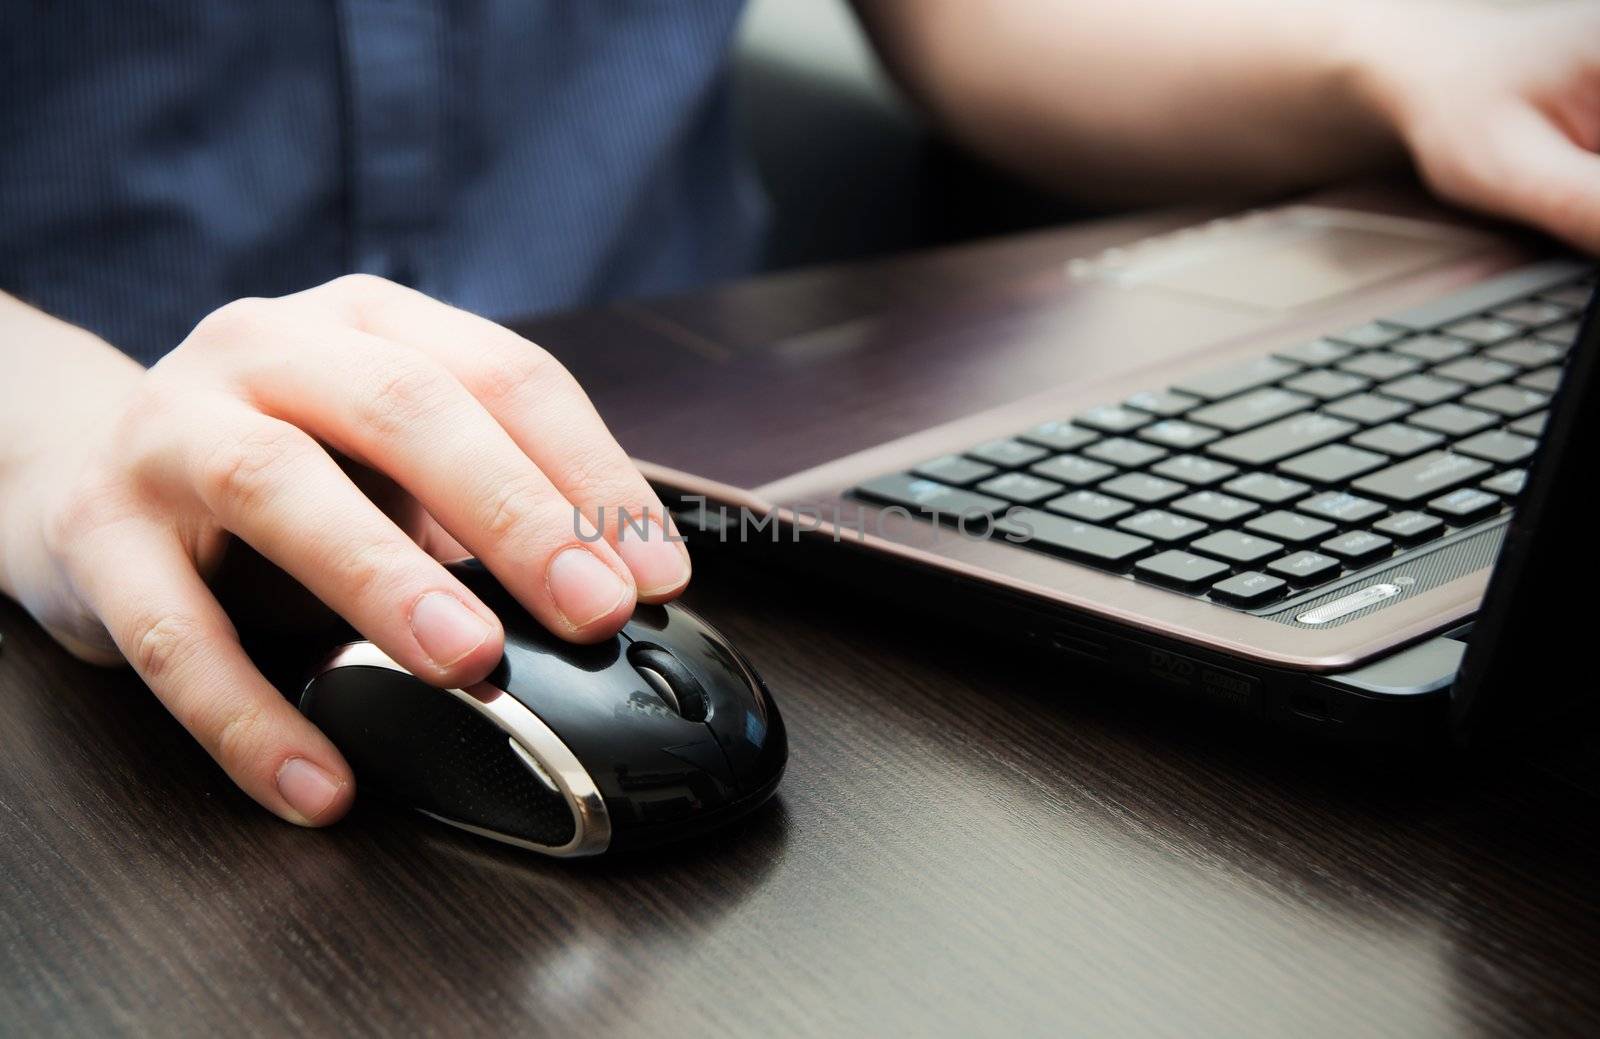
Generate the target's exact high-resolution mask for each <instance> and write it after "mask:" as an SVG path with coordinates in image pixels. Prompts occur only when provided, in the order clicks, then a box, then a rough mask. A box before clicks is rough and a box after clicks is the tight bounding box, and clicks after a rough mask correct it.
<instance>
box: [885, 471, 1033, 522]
mask: <svg viewBox="0 0 1600 1039" xmlns="http://www.w3.org/2000/svg"><path fill="white" fill-rule="evenodd" d="M855 493H856V494H858V495H860V496H861V497H863V498H869V499H871V500H872V501H876V502H881V503H883V504H886V505H898V506H900V507H901V508H904V509H906V510H907V511H908V512H910V513H911V514H912V515H915V516H917V517H919V518H921V519H942V520H954V521H956V522H965V521H969V520H970V521H974V522H975V521H977V520H979V519H986V518H987V517H989V516H993V515H996V514H998V513H1003V512H1005V510H1006V509H1007V508H1009V507H1010V503H1009V502H1004V501H1001V500H1000V499H999V498H992V497H990V496H989V495H987V494H975V493H973V492H972V491H963V490H960V489H959V488H956V487H946V486H945V485H944V484H942V483H935V482H934V481H932V480H922V479H918V478H917V477H915V476H909V475H906V474H904V473H894V474H891V475H889V476H880V477H878V478H877V479H874V480H868V481H867V482H866V483H864V484H862V485H861V486H859V487H857V488H856V490H855Z"/></svg>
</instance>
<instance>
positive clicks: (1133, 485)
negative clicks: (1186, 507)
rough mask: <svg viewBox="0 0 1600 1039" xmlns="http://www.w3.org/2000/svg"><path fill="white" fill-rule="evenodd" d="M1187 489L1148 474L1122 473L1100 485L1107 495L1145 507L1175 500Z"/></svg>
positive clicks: (1174, 481)
mask: <svg viewBox="0 0 1600 1039" xmlns="http://www.w3.org/2000/svg"><path fill="white" fill-rule="evenodd" d="M1188 489H1189V488H1188V487H1186V486H1184V485H1183V484H1181V483H1179V482H1178V481H1176V480H1164V479H1162V478H1161V477H1159V476H1151V475H1150V474H1149V473H1124V474H1123V475H1121V476H1119V477H1117V478H1116V479H1115V480H1107V481H1106V482H1105V483H1103V484H1101V485H1100V490H1102V491H1104V492H1105V493H1107V494H1114V495H1116V496H1117V497H1118V498H1127V499H1129V500H1130V501H1137V502H1143V503H1145V504H1146V505H1154V504H1156V503H1157V502H1163V501H1166V500H1167V499H1168V498H1176V497H1177V496H1178V495H1180V494H1182V493H1184V492H1185V491H1187V490H1188Z"/></svg>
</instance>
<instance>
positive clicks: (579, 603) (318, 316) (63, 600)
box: [0, 276, 689, 824]
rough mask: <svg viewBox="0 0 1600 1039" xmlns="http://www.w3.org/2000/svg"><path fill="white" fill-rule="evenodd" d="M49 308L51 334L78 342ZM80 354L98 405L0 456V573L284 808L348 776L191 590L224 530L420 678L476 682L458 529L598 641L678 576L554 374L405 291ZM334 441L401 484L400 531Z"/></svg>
mask: <svg viewBox="0 0 1600 1039" xmlns="http://www.w3.org/2000/svg"><path fill="white" fill-rule="evenodd" d="M0 302H6V303H9V301H5V300H4V299H3V298H0ZM12 306H13V308H14V310H15V311H17V312H22V311H25V310H26V308H22V307H20V306H17V305H14V304H13V305H12ZM27 313H28V314H29V315H31V316H32V317H34V318H38V319H40V320H41V321H49V320H50V319H47V318H43V316H42V315H38V314H37V313H36V312H27ZM9 316H10V315H9V313H8V314H4V315H0V317H9ZM53 324H54V325H55V326H56V327H57V329H66V332H65V333H63V338H62V343H63V350H65V349H68V348H70V349H73V350H84V349H86V347H85V346H84V344H83V342H82V340H83V339H92V337H88V336H87V334H86V333H82V332H81V331H79V330H76V329H67V328H66V326H61V325H60V324H59V323H53ZM8 327H9V326H8ZM72 333H76V336H77V338H76V339H74V338H72V335H71V334H72ZM93 345H94V346H96V347H102V348H103V347H104V344H101V343H99V342H98V340H94V341H93ZM106 349H107V350H108V349H109V348H106ZM49 352H50V351H49V348H48V345H47V346H46V349H45V350H44V351H43V353H44V354H49ZM92 359H93V360H95V364H94V365H80V366H79V367H78V368H76V369H72V371H73V372H74V373H75V374H74V377H75V378H76V377H77V373H79V372H82V371H83V370H84V369H85V368H91V367H92V368H94V370H95V372H96V373H97V374H100V375H103V376H104V377H103V379H102V380H101V382H100V383H99V384H98V385H96V386H94V387H85V388H84V390H83V393H85V394H88V395H90V396H91V397H92V398H94V399H95V400H96V406H95V407H93V408H92V409H88V413H84V412H85V409H82V408H80V409H79V410H78V412H77V413H72V414H63V415H62V416H61V418H62V421H63V422H65V423H68V424H70V426H71V427H72V428H71V429H70V430H69V431H59V430H58V431H56V433H55V434H54V435H51V436H41V437H38V438H36V440H37V443H36V444H34V446H33V448H32V450H31V451H21V452H20V454H19V453H18V452H12V453H11V455H10V456H9V457H8V456H7V455H5V454H0V476H3V477H4V484H3V487H4V494H3V495H0V497H3V498H4V499H6V500H5V501H4V503H3V509H4V513H3V519H4V524H3V526H0V537H3V539H4V540H3V549H4V551H3V554H0V564H3V565H0V574H3V576H4V579H5V586H6V590H7V591H9V592H11V594H13V595H14V596H16V598H17V599H18V600H19V601H21V602H22V603H23V605H24V606H26V607H27V608H28V609H29V610H30V612H32V613H33V614H34V616H36V617H37V618H38V619H39V621H40V622H41V623H42V624H43V625H44V626H45V627H46V628H47V629H48V630H49V631H50V632H51V634H52V635H54V636H55V637H56V639H57V640H58V641H60V642H61V643H62V644H64V645H65V646H67V648H68V649H70V650H72V651H73V652H74V653H75V654H77V655H79V656H80V657H83V658H86V659H90V660H95V661H100V662H111V661H115V660H118V659H120V658H122V657H125V658H126V659H127V660H128V661H130V662H131V663H132V664H133V666H134V668H135V669H136V670H137V671H138V672H139V674H140V675H141V676H142V677H143V678H144V680H145V681H146V682H147V683H148V684H149V686H150V688H151V689H152V690H154V691H155V693H156V695H157V696H158V697H160V699H161V700H162V702H163V703H164V704H166V706H167V707H168V709H170V710H171V711H172V713H173V714H174V715H175V716H177V718H178V719H179V721H181V722H182V723H183V724H184V726H185V727H187V728H188V730H189V731H190V732H191V733H193V734H194V736H195V738H196V739H198V740H199V741H200V742H201V743H202V744H203V745H204V746H205V748H206V749H207V750H208V751H209V752H210V753H211V754H212V756H214V757H215V758H216V759H217V761H218V762H219V763H220V764H221V765H222V767H223V768H224V769H226V770H227V772H228V774H229V775H230V776H231V777H232V778H233V779H234V780H235V782H237V783H238V784H239V786H240V787H241V788H243V789H244V790H245V791H246V792H247V793H249V794H250V795H251V796H252V797H254V798H255V799H256V800H257V801H259V802H261V803H262V804H263V805H265V806H266V807H267V808H269V809H271V810H272V811H273V812H276V813H277V814H278V815H280V816H282V817H283V818H285V819H288V820H291V821H293V822H297V823H303V824H322V823H327V822H331V821H333V820H335V819H337V818H338V817H339V816H341V815H342V814H344V812H345V810H346V809H347V808H348V807H349V805H350V803H351V800H352V798H353V796H354V786H353V782H352V779H351V775H350V770H349V767H348V766H347V765H346V763H345V762H344V760H343V758H341V756H340V755H339V752H338V751H337V750H336V749H335V748H334V747H333V745H332V744H331V743H329V742H328V740H327V739H326V738H324V737H323V735H322V734H321V733H320V732H318V731H317V730H316V728H314V727H313V726H312V725H311V724H310V723H309V722H308V721H306V720H305V719H304V718H303V717H301V716H300V714H299V713H298V712H297V711H296V710H295V709H294V708H293V707H292V706H291V705H290V704H289V703H288V701H286V700H285V699H284V698H283V697H282V696H281V695H279V693H278V692H277V691H276V690H275V689H274V688H273V687H272V686H271V685H270V684H269V683H268V682H267V681H266V680H265V679H264V678H263V677H262V676H261V675H260V674H259V673H258V672H257V671H256V669H255V668H254V666H253V665H252V664H251V663H250V660H249V659H248V658H247V657H246V655H245V653H244V652H243V650H242V649H241V648H240V645H239V642H238V639H237V637H236V634H235V631H234V628H233V625H232V623H231V622H230V620H229V618H228V616H227V615H226V613H225V612H224V611H223V609H222V607H221V606H219V604H218V602H217V600H216V599H215V598H214V597H213V594H212V591H211V589H210V588H208V586H207V578H208V577H209V576H210V575H211V574H212V573H213V572H214V571H215V569H216V567H217V565H218V563H219V561H220V560H221V558H222V556H223V553H224V552H225V551H226V549H227V545H228V543H229V541H230V540H231V539H233V538H235V537H236V538H239V539H240V540H242V541H243V542H246V543H247V544H248V545H250V546H251V547H253V548H254V549H255V550H256V551H258V552H259V553H261V555H262V556H264V557H266V558H267V559H269V560H270V561H272V562H273V563H274V564H276V565H277V566H278V567H281V568H282V569H283V570H284V571H286V572H287V573H288V574H289V575H291V576H292V577H294V578H295V579H296V580H298V581H299V582H300V583H301V584H303V585H305V587H306V588H308V589H309V590H310V591H311V592H313V593H314V594H315V595H316V596H317V597H318V598H320V599H321V600H322V601H323V602H325V603H326V604H327V605H328V606H330V607H331V608H332V609H334V610H335V611H337V612H338V613H339V614H341V615H342V616H343V617H344V618H345V619H346V620H348V621H349V622H350V623H351V624H352V625H353V626H354V627H355V628H356V629H358V630H359V631H360V632H361V633H362V634H363V635H364V636H365V637H366V638H368V639H370V640H371V641H373V642H374V643H376V644H377V645H378V646H379V647H380V648H381V649H383V650H384V652H386V653H387V654H389V655H390V656H391V657H392V658H393V659H395V660H396V661H398V662H400V663H401V664H403V665H404V666H405V667H407V668H408V669H410V670H411V671H412V672H413V673H415V674H416V675H418V676H419V677H421V678H423V679H425V680H426V681H429V682H432V683H434V684H437V685H441V686H459V685H466V684H470V683H473V682H476V681H478V680H481V679H482V678H484V677H485V676H486V675H487V674H488V673H489V671H490V670H492V669H493V667H494V666H495V664H496V663H497V662H498V661H499V659H500V655H501V651H502V640H503V631H502V629H501V627H500V624H499V622H498V620H497V619H496V618H495V616H494V615H493V613H491V612H490V610H489V609H488V608H487V607H486V606H484V604H483V603H482V602H480V601H479V600H478V599H477V598H476V597H475V596H474V595H473V594H472V593H471V592H470V591H468V590H467V588H466V587H465V586H463V585H462V583H461V582H460V581H458V580H457V579H456V578H455V577H454V576H452V575H451V574H450V573H449V572H448V571H447V570H446V569H445V568H444V567H443V566H441V565H440V563H439V562H438V561H437V559H436V556H448V555H450V554H460V549H461V548H462V547H464V548H465V549H466V550H468V551H470V552H471V553H472V554H474V555H476V556H477V557H478V558H479V559H480V560H482V561H483V562H484V564H485V565H487V566H488V567H489V568H490V569H491V570H492V571H493V572H494V573H495V575H496V576H497V577H498V578H499V580H500V581H501V583H503V584H504V585H505V586H506V588H508V589H509V590H510V591H511V592H512V593H513V594H514V595H515V596H516V597H517V598H518V600H520V601H521V602H522V603H523V604H524V605H525V606H526V607H527V608H528V609H529V610H530V611H531V612H532V614H533V615H534V616H535V617H537V618H538V619H539V620H540V621H541V622H542V623H543V624H545V625H546V626H547V627H549V628H550V629H551V630H552V631H553V632H555V633H556V634H558V635H561V636H563V637H565V638H568V639H571V640H573V641H577V642H585V641H594V640H597V639H601V638H605V637H608V636H610V635H612V634H614V633H615V632H616V631H617V630H618V629H619V628H620V627H621V626H622V624H623V623H625V622H626V620H627V618H628V616H629V615H630V614H631V613H632V611H633V608H634V605H635V602H636V601H646V602H664V601H667V600H669V599H672V598H673V597H675V596H676V595H677V594H678V593H679V591H681V590H682V588H683V586H684V585H685V584H686V583H687V581H688V579H689V560H688V554H687V552H686V551H685V550H684V548H683V546H682V544H680V543H678V542H677V541H675V540H669V538H668V537H667V534H666V532H665V530H664V529H663V523H664V522H665V524H666V527H667V529H670V521H669V520H666V519H665V515H666V514H665V512H664V510H663V508H662V505H661V503H660V501H659V500H658V499H657V498H656V496H655V494H654V493H653V492H652V491H651V490H650V488H649V486H648V485H647V484H646V482H645V480H644V479H643V477H641V476H640V474H639V472H638V471H637V470H636V469H635V468H634V466H633V465H632V464H631V463H630V462H629V460H628V458H627V457H626V455H625V454H624V453H623V451H622V449H621V448H620V447H619V446H618V445H617V443H616V441H615V440H614V439H613V438H612V437H611V435H610V433H609V432H608V431H607V430H606V428H605V426H604V424H603V423H602V422H601V420H600V418H599V416H598V415H597V414H596V413H595V411H594V408H593V407H592V406H591V404H590V403H589V400H588V398H587V397H586V396H585V395H584V393H583V391H582V390H581V389H580V388H579V387H578V385H577V383H576V382H575V381H574V380H573V378H572V376H571V375H570V374H569V373H568V372H567V371H566V370H565V369H564V368H563V367H562V366H561V365H560V364H559V363H557V362H556V361H555V360H554V359H553V358H551V357H550V356H549V355H548V354H547V353H545V352H544V351H543V350H541V349H539V348H538V347H537V346H535V345H533V344H532V343H529V342H527V341H526V340H524V339H522V338H520V337H518V336H516V335H515V334H513V333H511V332H509V331H507V330H506V329H504V328H502V327H500V326H498V325H496V324H494V323H492V322H490V321H487V320H484V319H482V318H478V317H474V316H472V315H470V314H467V313H465V312H462V311H459V310H455V309H453V308H451V307H448V306H445V305H443V304H441V303H438V302H436V301H434V300H431V299H429V298H428V297H426V296H423V295H421V294H420V293H417V292H413V291H411V290H409V289H405V288H402V287H400V286H397V285H394V284H391V283H388V282H385V281H383V280H381V279H377V278H372V277H364V276H354V277H347V278H341V279H339V280H337V281H333V282H330V283H328V284H326V285H323V286H320V287H318V288H315V289H311V290H308V291H306V292H302V293H298V294H296V295H293V296H287V297H284V298H281V299H273V300H240V301H238V302H235V303H231V304H228V305H227V306H225V307H222V308H221V309H219V310H217V311H216V312H214V313H213V314H211V315H210V316H208V317H206V318H205V319H204V320H203V321H201V322H200V324H199V325H198V326H197V327H196V328H195V330H194V331H193V333H192V334H191V335H190V336H189V337H188V338H187V339H186V340H185V341H184V342H183V343H182V344H181V345H179V346H178V347H177V348H176V349H175V350H173V351H172V353H170V354H169V355H167V356H166V357H165V358H163V359H162V360H161V361H160V362H159V363H158V364H156V365H155V366H154V367H152V368H151V369H149V370H148V371H144V370H142V369H139V368H138V366H137V365H133V364H131V363H125V359H122V358H120V357H118V358H116V363H113V362H111V361H110V360H107V359H102V358H100V356H99V355H98V354H96V355H93V358H92ZM28 363H36V364H40V365H43V364H46V363H49V361H48V360H46V359H40V360H38V361H34V362H28ZM35 424H36V425H40V424H43V423H35ZM338 456H342V458H343V459H346V460H348V461H349V462H350V463H354V466H356V467H364V468H365V469H366V470H370V471H371V472H370V473H367V474H366V476H369V477H370V476H371V475H372V474H373V473H375V474H379V475H380V476H381V481H379V482H382V481H392V484H393V485H394V486H395V487H397V488H399V489H400V490H401V491H403V492H404V494H405V495H407V496H408V498H409V500H408V501H407V502H405V503H402V504H403V506H409V511H410V512H412V513H413V514H415V515H416V516H418V517H420V519H421V521H422V522H421V525H420V527H419V528H418V530H417V531H415V532H414V533H415V535H416V536H413V534H408V533H407V532H406V531H405V530H403V529H402V526H401V525H400V524H398V523H397V522H396V520H395V519H394V518H392V517H393V516H394V514H395V510H394V509H393V508H391V509H390V510H389V511H388V512H385V511H384V510H383V509H380V508H379V507H378V505H376V504H374V502H373V500H372V498H370V497H369V496H368V495H366V494H364V493H363V492H362V490H361V489H359V486H358V482H359V483H361V484H367V485H370V484H371V483H373V482H374V481H372V480H370V479H359V480H358V479H352V473H351V472H349V471H347V470H346V468H344V467H342V466H341V464H340V461H338V460H336V458H337V457H338ZM355 475H356V476H357V477H358V478H359V477H361V476H362V473H361V472H360V471H359V470H357V471H356V473H355ZM386 504H390V505H392V503H387V502H386ZM619 507H620V508H623V509H626V510H629V512H630V513H631V514H632V515H633V516H635V517H639V516H641V515H643V514H644V513H645V511H646V510H648V514H649V516H650V517H651V518H652V519H651V526H650V528H649V531H648V536H647V537H642V536H640V535H639V534H638V533H637V531H636V530H634V529H632V528H630V529H628V530H627V531H626V532H624V533H622V535H621V536H620V537H619V524H618V523H617V522H616V510H617V509H618V508H619ZM574 508H576V509H578V510H581V512H582V513H583V514H584V515H585V516H586V517H588V519H589V521H593V520H594V519H595V517H596V515H597V513H598V512H599V510H601V509H603V510H604V523H603V524H602V526H603V527H604V535H605V537H604V538H603V539H599V540H596V539H594V538H593V537H592V535H593V533H594V527H593V526H588V527H587V528H580V527H579V526H578V524H577V520H576V518H575V514H574ZM452 550H454V551H452Z"/></svg>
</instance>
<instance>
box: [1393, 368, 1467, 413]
mask: <svg viewBox="0 0 1600 1039" xmlns="http://www.w3.org/2000/svg"><path fill="white" fill-rule="evenodd" d="M1377 392H1379V393H1381V394H1383V395H1384V396H1385V397H1394V398H1396V399H1397V400H1407V401H1410V402H1411V403H1413V404H1416V405H1419V406H1421V407H1427V406H1429V405H1431V404H1441V403H1443V402H1444V401H1447V400H1451V399H1452V398H1455V397H1459V396H1461V395H1462V394H1463V393H1465V392H1467V387H1466V386H1465V384H1463V383H1459V382H1450V381H1448V380H1446V379H1436V378H1434V377H1433V376H1431V375H1407V376H1404V377H1403V378H1399V379H1393V380H1391V381H1389V382H1385V383H1381V384H1379V386H1378V390H1377Z"/></svg>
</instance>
